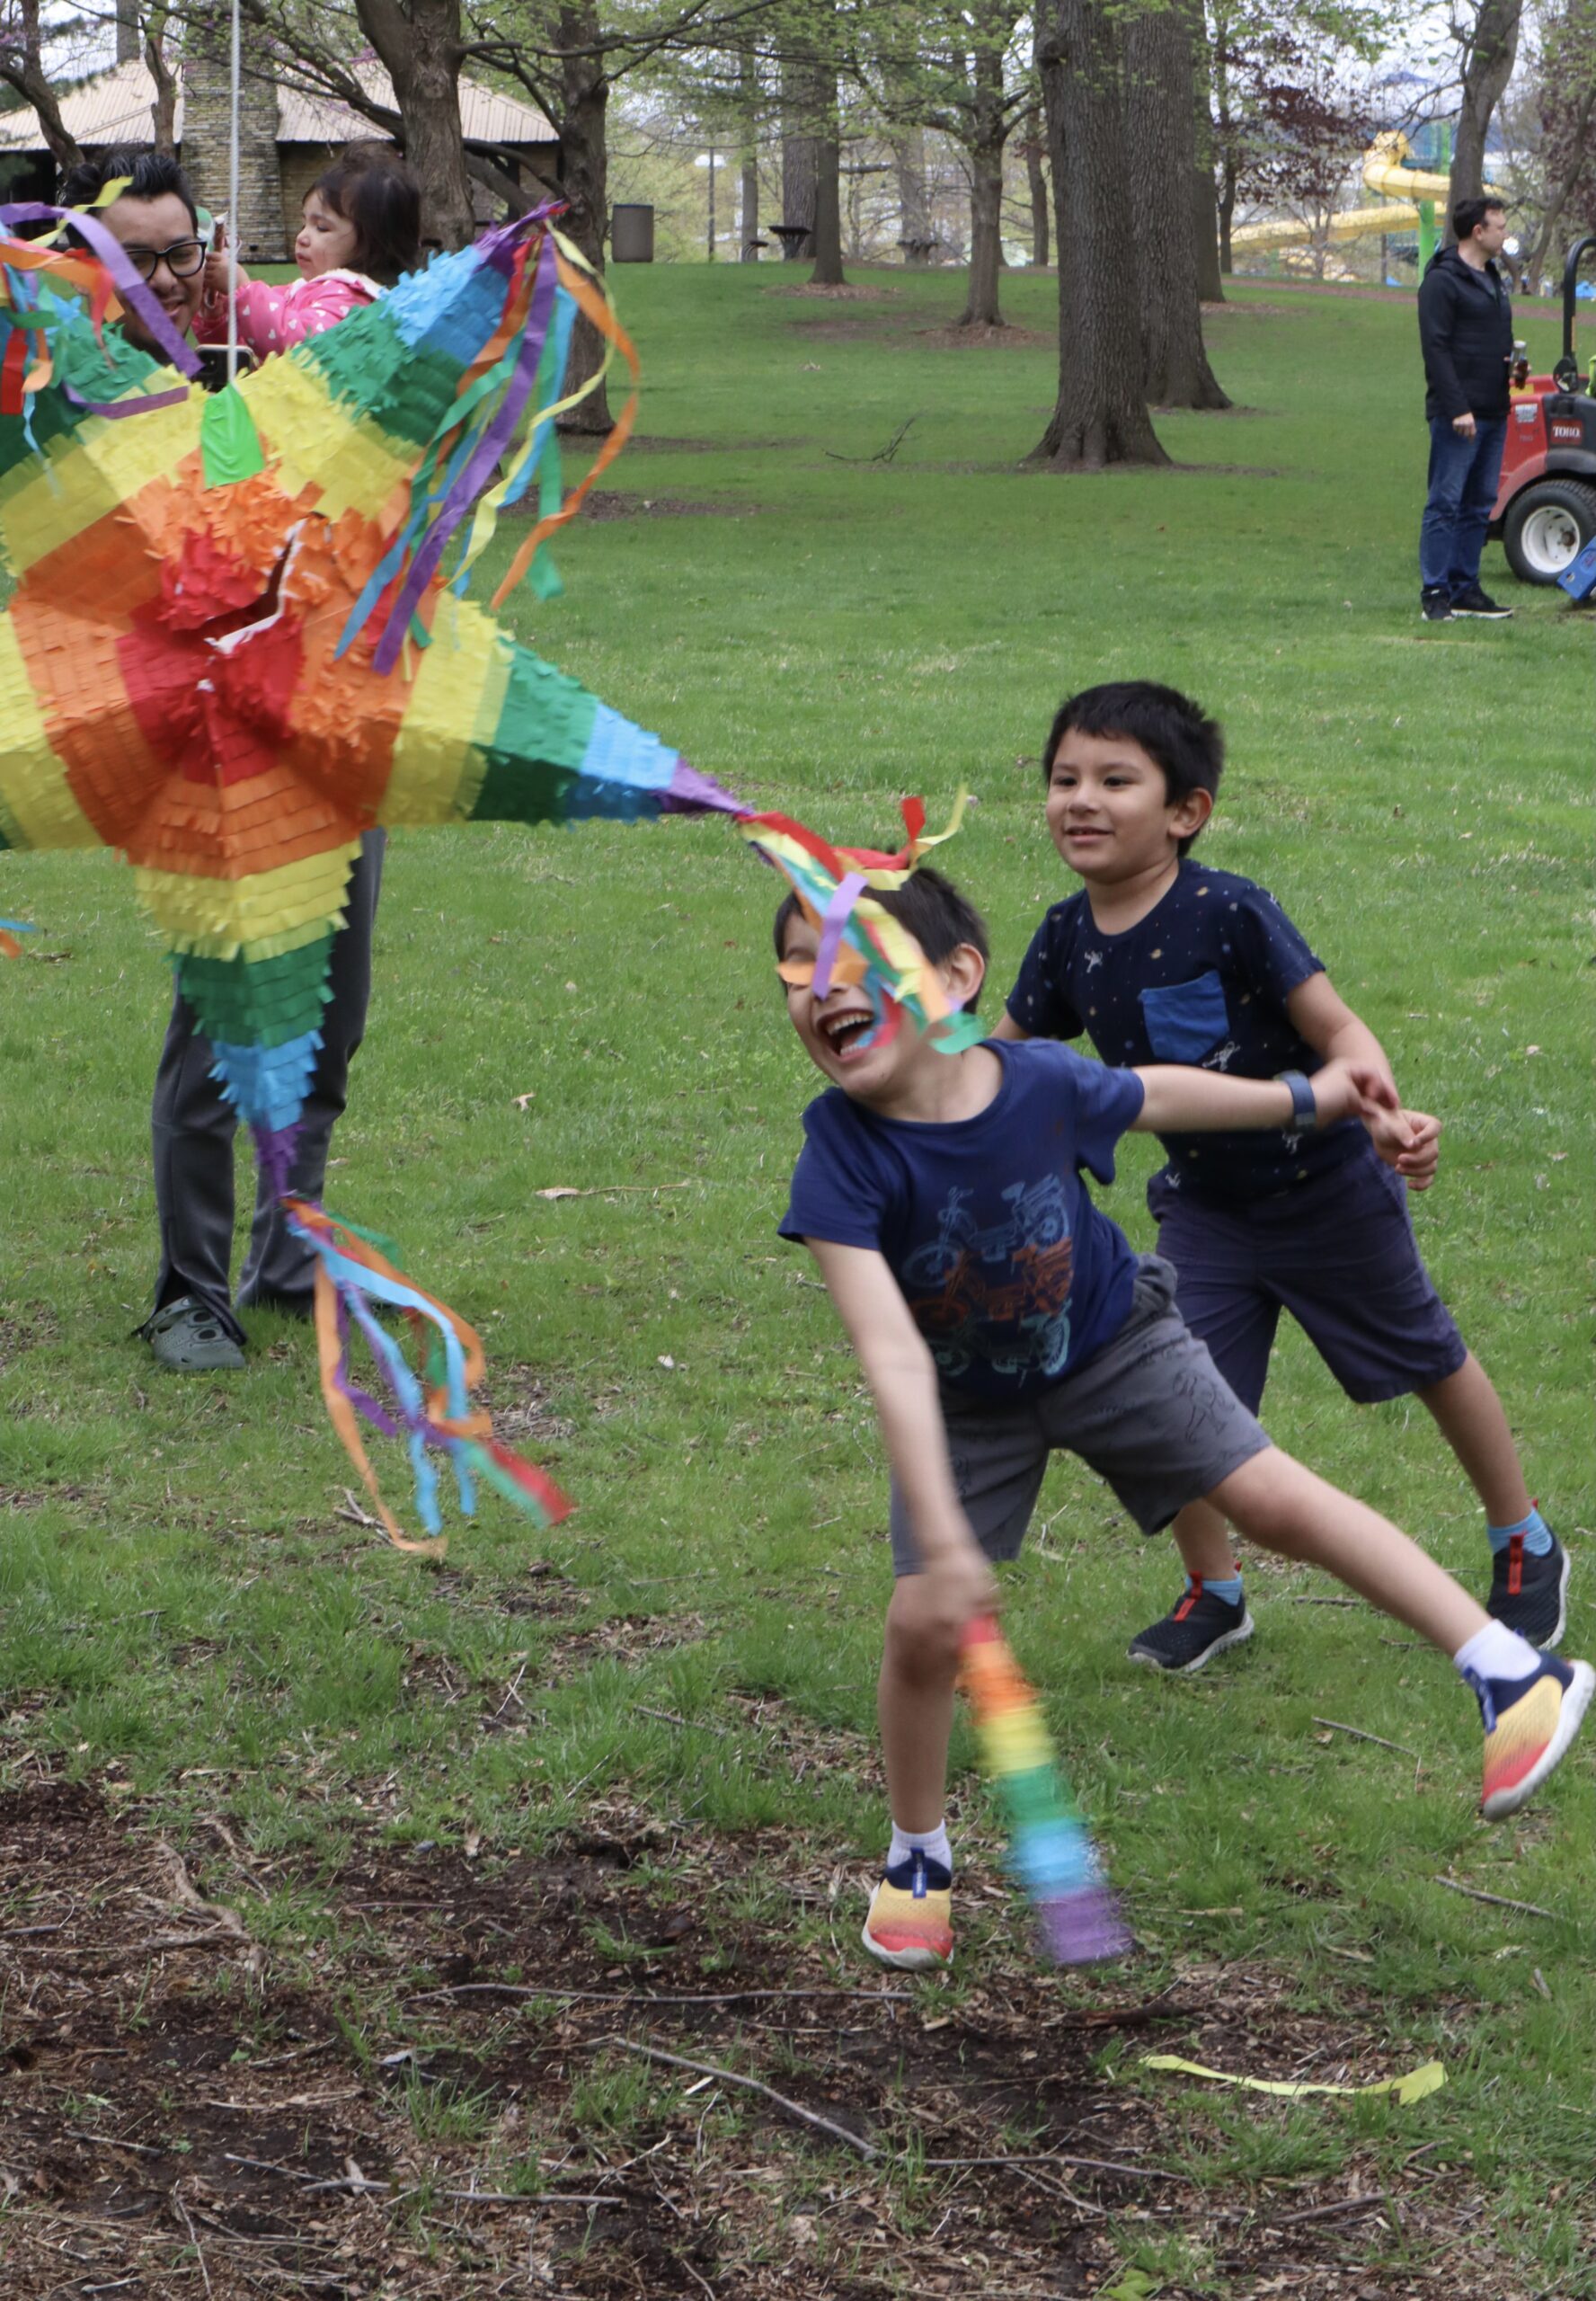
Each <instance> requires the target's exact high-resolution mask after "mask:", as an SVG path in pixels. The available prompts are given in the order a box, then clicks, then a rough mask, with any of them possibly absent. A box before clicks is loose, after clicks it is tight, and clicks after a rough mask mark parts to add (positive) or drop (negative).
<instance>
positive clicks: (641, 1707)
mask: <svg viewBox="0 0 1596 2301" xmlns="http://www.w3.org/2000/svg"><path fill="white" fill-rule="evenodd" d="M632 1707H633V1709H634V1710H635V1711H636V1713H637V1715H638V1717H639V1718H657V1719H659V1720H660V1722H661V1725H664V1726H684V1727H686V1728H687V1732H688V1733H689V1734H718V1735H719V1736H720V1737H721V1739H722V1740H723V1741H724V1739H725V1738H726V1734H727V1730H728V1729H727V1728H725V1727H724V1726H712V1725H710V1723H709V1721H708V1720H707V1719H703V1718H678V1716H677V1714H676V1712H675V1710H650V1709H649V1708H648V1706H647V1705H646V1703H644V1702H641V1701H637V1702H634V1703H633V1705H632ZM682 2266H683V2268H684V2269H690V2268H691V2267H692V2264H691V2262H690V2261H684V2262H683V2264H682ZM695 2274H696V2272H695Z"/></svg>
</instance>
